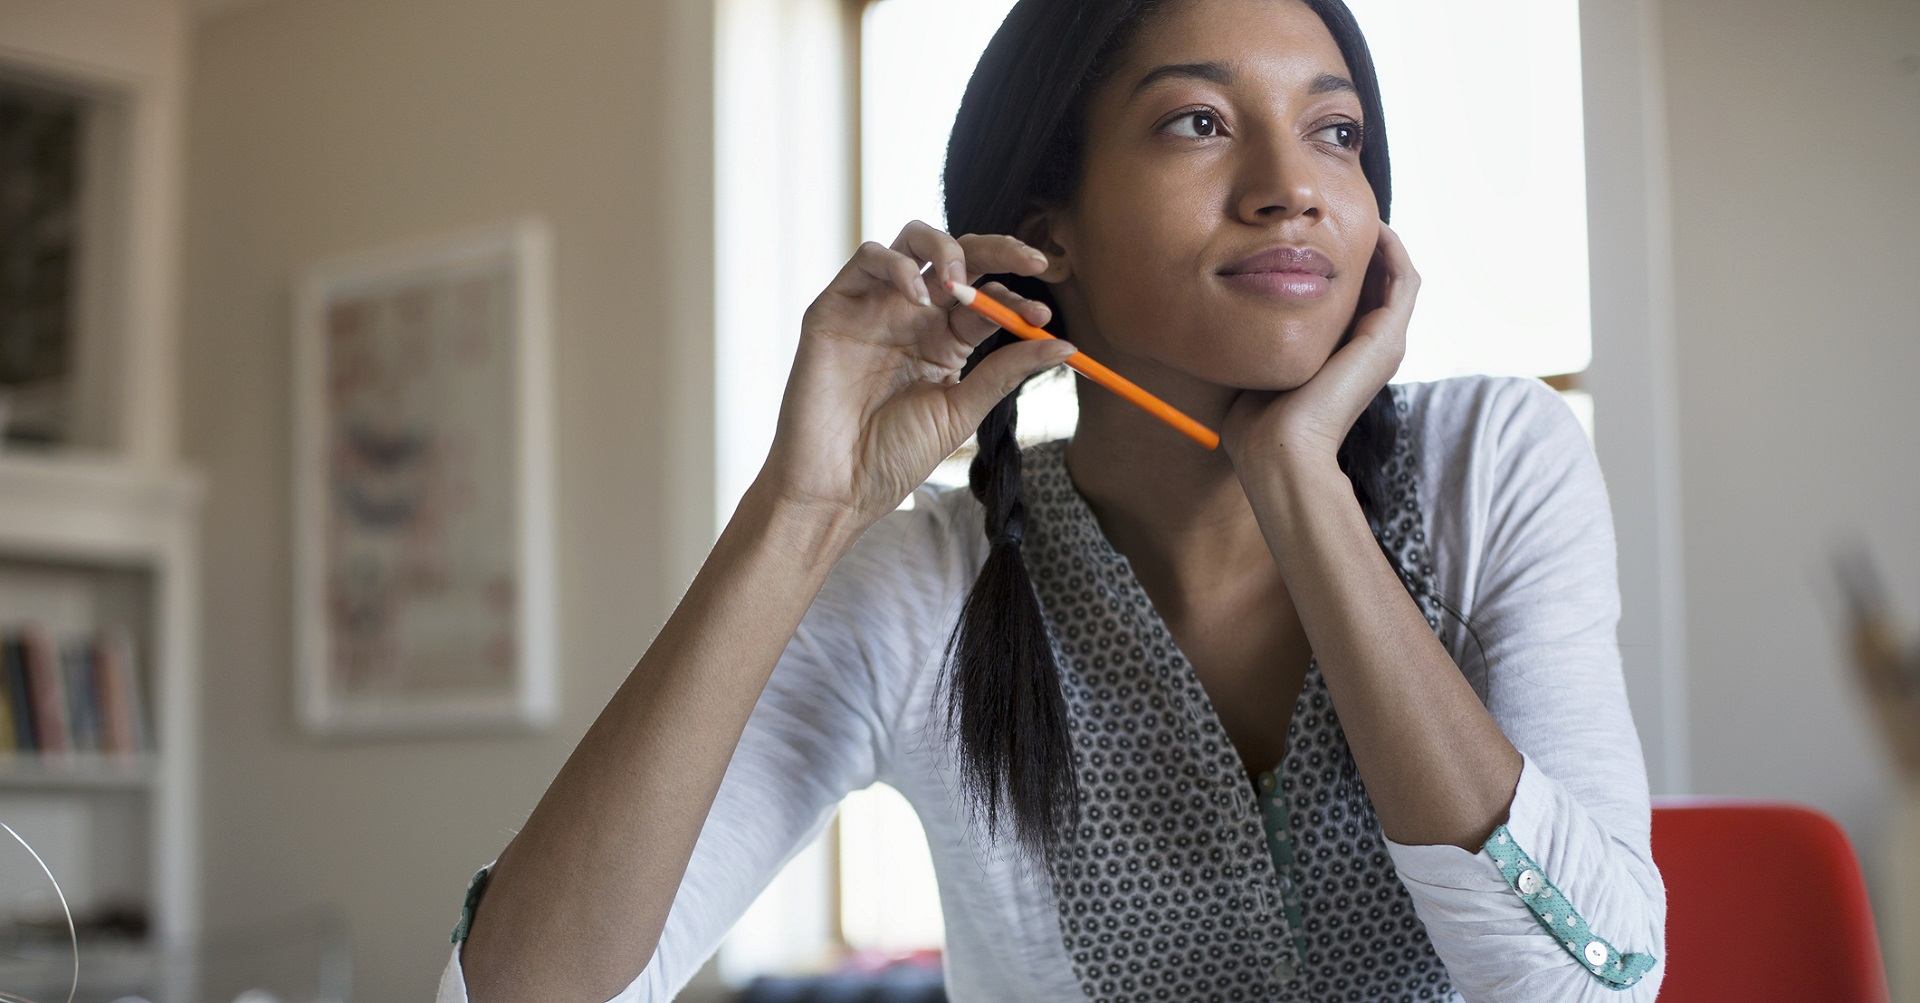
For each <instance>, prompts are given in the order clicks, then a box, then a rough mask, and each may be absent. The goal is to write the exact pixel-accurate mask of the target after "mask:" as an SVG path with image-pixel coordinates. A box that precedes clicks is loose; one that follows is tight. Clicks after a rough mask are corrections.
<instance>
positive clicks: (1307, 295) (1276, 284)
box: [1220, 272, 1332, 300]
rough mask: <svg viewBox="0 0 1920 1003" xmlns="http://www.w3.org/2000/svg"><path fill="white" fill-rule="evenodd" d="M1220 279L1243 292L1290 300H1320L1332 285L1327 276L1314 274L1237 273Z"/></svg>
mask: <svg viewBox="0 0 1920 1003" xmlns="http://www.w3.org/2000/svg"><path fill="white" fill-rule="evenodd" d="M1220 277H1221V278H1222V279H1224V280H1226V283H1227V284H1228V285H1229V286H1232V287H1233V288H1235V289H1239V290H1241V291H1243V292H1249V293H1254V294H1257V295H1261V296H1276V297H1279V298H1280V299H1288V300H1311V299H1319V298H1320V297H1322V296H1325V295H1326V294H1327V288H1328V287H1329V286H1331V285H1332V282H1331V281H1330V280H1329V279H1328V278H1327V277H1326V276H1324V275H1316V274H1314V273H1313V272H1235V273H1232V274H1228V275H1222V276H1220Z"/></svg>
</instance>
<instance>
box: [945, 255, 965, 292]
mask: <svg viewBox="0 0 1920 1003" xmlns="http://www.w3.org/2000/svg"><path fill="white" fill-rule="evenodd" d="M947 278H950V279H952V280H953V281H955V282H957V283H959V284H961V285H963V286H964V285H966V284H967V269H966V266H965V265H962V264H961V263H959V262H958V261H950V262H948V263H947Z"/></svg>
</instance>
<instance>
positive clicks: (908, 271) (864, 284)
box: [829, 240, 933, 306]
mask: <svg viewBox="0 0 1920 1003" xmlns="http://www.w3.org/2000/svg"><path fill="white" fill-rule="evenodd" d="M829 288H833V289H836V290H838V291H840V292H842V293H848V294H857V293H861V292H872V291H874V290H876V289H884V288H892V289H897V290H899V291H900V294H901V295H902V296H905V297H906V298H907V299H910V300H912V301H914V302H915V303H918V304H920V305H921V306H931V305H933V298H932V296H931V295H930V291H929V290H928V288H927V284H926V283H925V282H923V281H921V279H920V274H919V271H918V263H917V262H915V261H914V260H913V259H912V258H909V257H907V256H906V255H904V254H901V253H900V252H899V251H896V250H893V249H892V248H889V247H882V246H881V245H880V243H879V241H874V240H869V241H866V242H865V243H862V244H861V245H860V246H859V247H858V248H856V249H855V250H854V252H853V258H852V259H851V260H849V261H848V262H847V267H846V268H842V269H841V270H840V274H839V275H836V276H834V280H833V282H832V283H831V284H830V286H829Z"/></svg>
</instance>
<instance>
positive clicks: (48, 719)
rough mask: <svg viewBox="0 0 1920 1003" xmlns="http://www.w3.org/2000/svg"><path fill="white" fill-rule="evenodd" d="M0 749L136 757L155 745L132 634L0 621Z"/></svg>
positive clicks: (56, 754) (5, 751)
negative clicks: (64, 633) (58, 631)
mask: <svg viewBox="0 0 1920 1003" xmlns="http://www.w3.org/2000/svg"><path fill="white" fill-rule="evenodd" d="M0 656H3V657H0V755H6V754H8V753H15V754H18V753H27V754H39V755H46V756H48V757H51V758H57V757H61V756H64V755H67V754H70V753H105V754H108V755H111V756H116V757H131V756H133V755H136V754H139V753H144V752H150V751H152V749H153V736H152V733H151V728H152V726H151V723H150V720H151V719H150V718H149V716H148V711H147V707H146V686H145V685H144V680H143V679H142V678H141V671H140V665H139V659H138V656H137V653H136V648H135V646H134V644H133V638H132V637H131V636H130V635H129V633H128V632H127V631H126V630H124V629H121V628H118V627H104V628H101V629H99V630H95V631H88V632H85V633H81V634H76V635H73V636H69V637H59V638H56V637H55V636H54V635H53V633H52V632H51V631H49V630H47V629H46V628H45V627H43V626H41V625H40V624H38V623H33V622H27V623H22V624H16V625H13V626H9V627H5V628H0Z"/></svg>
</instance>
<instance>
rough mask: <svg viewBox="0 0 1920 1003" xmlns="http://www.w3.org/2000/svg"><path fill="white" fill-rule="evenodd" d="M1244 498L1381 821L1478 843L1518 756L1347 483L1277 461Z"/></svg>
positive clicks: (1398, 835)
mask: <svg viewBox="0 0 1920 1003" xmlns="http://www.w3.org/2000/svg"><path fill="white" fill-rule="evenodd" d="M1248 497H1249V498H1250V499H1251V500H1252V502H1253V508H1254V512H1255V514H1256V515H1257V517H1258V518H1259V520H1260V528H1261V531H1262V533H1263V534H1264V535H1265V536H1266V538H1267V543H1268V546H1269V548H1270V549H1271V550H1272V551H1273V554H1274V559H1275V561H1276V562H1277V563H1278V564H1279V565H1280V569H1281V573H1282V575H1283V576H1284V578H1285V579H1286V581H1287V583H1288V586H1289V590H1290V592H1291V594H1292V598H1293V603H1294V608H1295V610H1296V611H1297V612H1298V615H1299V617H1300V623H1301V626H1302V628H1304V629H1305V630H1306V632H1307V638H1308V640H1309V642H1310V643H1311V645H1312V647H1313V653H1314V657H1315V658H1316V659H1317V660H1318V662H1319V663H1320V670H1321V675H1322V676H1324V677H1325V678H1326V682H1327V693H1328V695H1329V696H1330V697H1331V698H1332V699H1333V703H1334V707H1335V708H1336V709H1337V710H1338V711H1339V714H1340V726H1341V728H1342V730H1343V731H1344V732H1345V734H1346V738H1347V744H1348V745H1349V746H1350V747H1351V749H1352V752H1353V760H1354V766H1355V767H1356V768H1357V769H1358V770H1359V771H1360V777H1361V779H1362V780H1363V781H1364V782H1365V783H1366V786H1367V792H1368V793H1369V794H1370V795H1371V796H1372V799H1373V803H1374V806H1375V808H1376V809H1377V811H1378V813H1379V816H1380V827H1381V830H1382V831H1383V832H1384V833H1385V834H1386V836H1387V838H1388V839H1392V840H1395V841H1397V842H1401V843H1414V844H1440V843H1448V844H1452V845H1454V846H1458V847H1461V848H1462V849H1465V850H1467V851H1468V852H1470V853H1471V852H1475V851H1478V850H1479V849H1480V845H1481V843H1483V842H1485V840H1486V838H1487V836H1488V834H1489V833H1491V832H1492V831H1493V828H1494V827H1495V826H1497V825H1499V824H1500V820H1501V819H1502V818H1504V817H1505V816H1506V813H1507V806H1508V804H1509V803H1510V802H1511V801H1512V799H1513V792H1514V787H1515V785H1516V784H1518V783H1519V778H1520V766H1521V761H1520V753H1519V752H1518V751H1517V750H1516V749H1515V748H1514V747H1513V744H1512V743H1511V742H1509V741H1508V740H1507V737H1506V735H1505V734H1503V733H1502V732H1501V730H1500V725H1499V723H1498V722H1496V721H1495V720H1494V719H1493V715H1492V714H1490V713H1489V712H1488V711H1487V708H1486V705H1485V704H1483V703H1481V702H1480V698H1479V697H1478V696H1477V695H1475V694H1474V692H1473V687H1472V686H1471V685H1470V684H1468V682H1467V679H1466V677H1465V676H1464V675H1462V674H1461V672H1460V669H1459V667H1458V666H1457V665H1455V664H1454V661H1453V656H1452V655H1451V654H1449V653H1448V651H1447V649H1446V646H1445V645H1444V644H1442V643H1441V641H1440V639H1439V638H1438V637H1437V636H1435V634H1434V632H1433V628H1432V627H1430V626H1428V624H1427V622H1426V619H1425V616H1424V614H1423V613H1422V612H1421V611H1420V608H1419V606H1417V605H1416V604H1415V603H1414V601H1413V597H1412V596H1410V595H1408V594H1407V590H1406V586H1404V585H1402V584H1401V583H1400V579H1399V578H1398V577H1397V576H1396V575H1394V573H1393V567H1392V566H1391V565H1390V564H1388V563H1387V558H1386V555H1385V554H1383V553H1381V551H1380V545H1379V543H1378V542H1377V541H1376V540H1375V539H1374V537H1373V533H1372V530H1371V529H1370V528H1369V527H1368V525H1367V517H1366V514H1365V512H1363V511H1362V510H1361V508H1360V504H1359V502H1358V501H1357V500H1356V499H1355V498H1354V495H1353V486H1352V482H1350V481H1348V480H1347V478H1346V475H1345V474H1343V473H1341V472H1340V471H1339V470H1337V469H1324V470H1323V469H1321V468H1313V469H1298V468H1292V469H1276V470H1275V471H1274V474H1273V476H1272V477H1271V478H1269V479H1267V480H1266V481H1264V482H1262V483H1261V484H1260V485H1259V486H1258V487H1257V488H1255V489H1251V490H1249V492H1248ZM1296 583H1297V584H1296Z"/></svg>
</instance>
